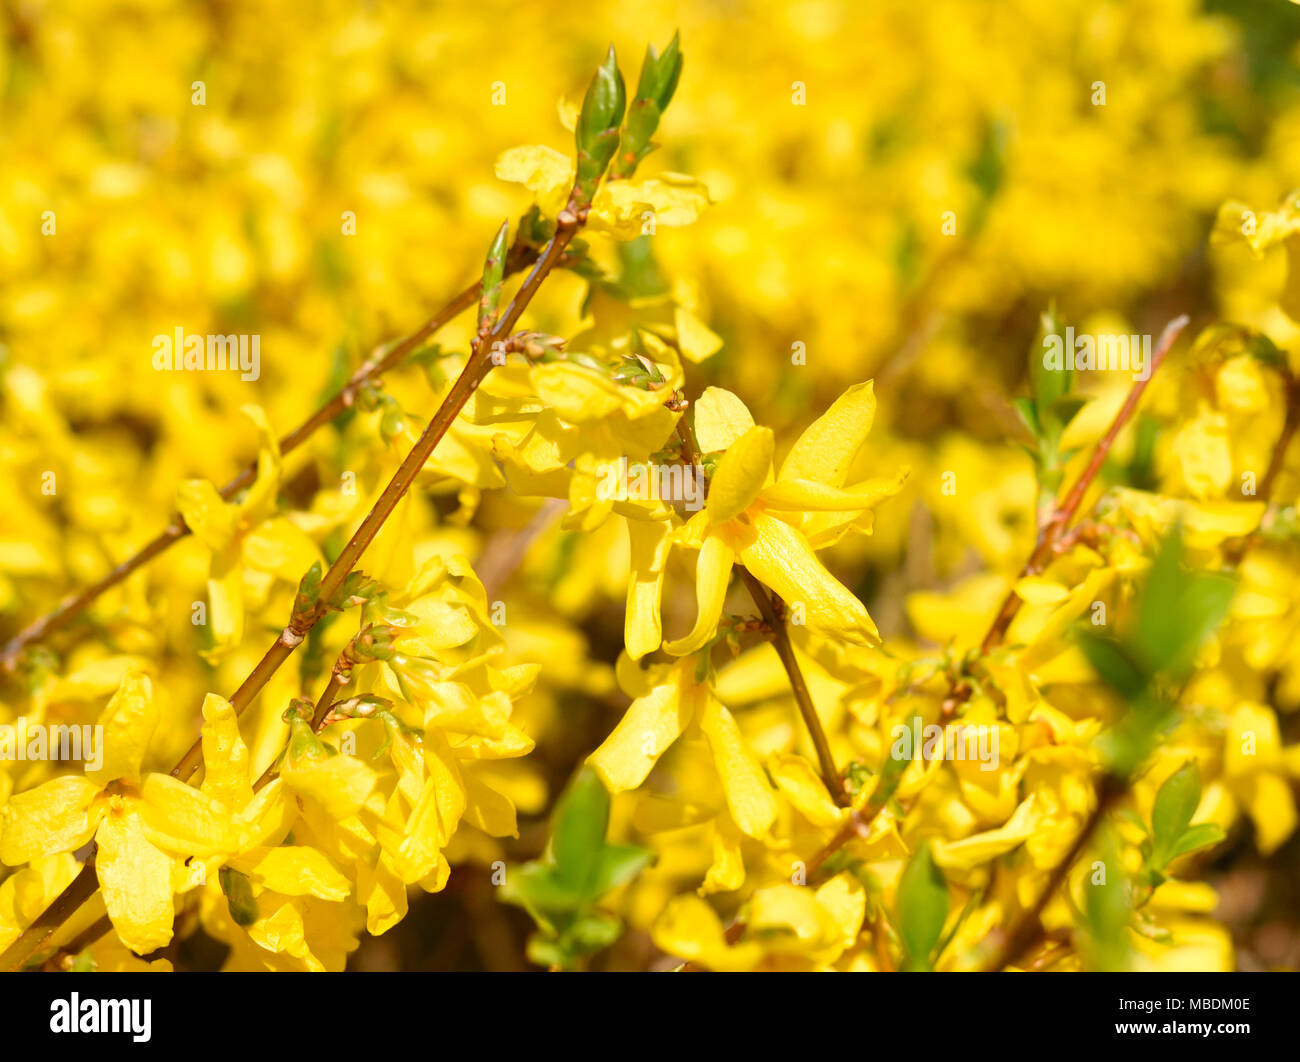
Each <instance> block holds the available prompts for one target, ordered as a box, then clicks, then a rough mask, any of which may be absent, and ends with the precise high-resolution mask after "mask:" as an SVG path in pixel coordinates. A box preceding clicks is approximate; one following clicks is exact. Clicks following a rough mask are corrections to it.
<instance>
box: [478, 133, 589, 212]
mask: <svg viewBox="0 0 1300 1062" xmlns="http://www.w3.org/2000/svg"><path fill="white" fill-rule="evenodd" d="M496 175H497V176H498V177H499V178H501V180H503V181H513V182H515V183H516V184H522V185H524V186H525V187H526V188H527V189H528V190H529V191H530V192H532V193H533V195H534V196H536V197H537V204H538V206H540V207H541V208H542V212H543V213H544V214H546V215H547V216H549V217H554V216H555V215H556V214H558V213H559V212H560V210H561V209H563V207H564V201H565V199H566V198H567V197H568V194H569V188H570V187H571V186H572V184H573V163H572V162H570V161H569V157H568V156H567V155H561V154H560V153H559V152H558V151H555V150H553V149H552V148H548V147H544V146H543V145H541V144H531V145H528V146H526V147H515V148H510V149H509V150H508V151H504V152H502V153H501V155H500V157H499V158H498V159H497V163H496Z"/></svg>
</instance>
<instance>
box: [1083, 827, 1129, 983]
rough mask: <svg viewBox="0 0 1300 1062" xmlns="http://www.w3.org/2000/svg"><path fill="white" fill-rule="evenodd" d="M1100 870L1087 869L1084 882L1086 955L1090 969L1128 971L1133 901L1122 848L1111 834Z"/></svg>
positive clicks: (1103, 848)
mask: <svg viewBox="0 0 1300 1062" xmlns="http://www.w3.org/2000/svg"><path fill="white" fill-rule="evenodd" d="M1100 856H1101V858H1100V862H1101V867H1100V868H1099V869H1100V873H1101V876H1102V880H1100V881H1098V880H1097V878H1098V869H1094V868H1093V867H1092V866H1089V868H1088V876H1087V877H1086V878H1085V879H1084V886H1083V887H1084V914H1085V919H1086V923H1087V927H1088V934H1087V946H1086V949H1085V950H1086V954H1087V956H1088V962H1089V968H1090V969H1092V970H1100V971H1114V970H1126V969H1127V968H1128V965H1129V940H1128V927H1129V923H1130V921H1131V920H1132V899H1131V894H1130V891H1129V886H1128V880H1127V879H1126V877H1125V875H1124V868H1123V864H1122V862H1121V858H1120V853H1119V848H1118V846H1117V845H1116V844H1115V837H1114V835H1113V833H1112V832H1111V831H1110V830H1106V831H1105V833H1104V834H1103V839H1102V846H1101V852H1100Z"/></svg>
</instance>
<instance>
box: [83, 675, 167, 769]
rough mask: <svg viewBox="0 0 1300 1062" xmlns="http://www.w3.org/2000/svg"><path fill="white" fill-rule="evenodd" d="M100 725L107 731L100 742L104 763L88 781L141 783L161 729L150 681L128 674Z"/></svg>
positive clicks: (105, 711)
mask: <svg viewBox="0 0 1300 1062" xmlns="http://www.w3.org/2000/svg"><path fill="white" fill-rule="evenodd" d="M99 722H100V725H101V726H103V728H104V730H103V736H102V737H101V739H100V744H101V747H102V748H103V750H104V754H103V758H104V762H103V763H102V764H101V765H100V767H99V769H98V770H93V771H92V770H87V771H86V777H87V778H89V779H90V780H91V781H92V782H95V783H96V784H98V785H101V786H103V785H107V784H108V783H109V782H111V781H113V780H114V779H117V778H120V779H122V780H123V781H126V782H138V781H139V780H140V764H141V762H142V761H143V760H144V756H145V752H146V750H147V749H148V747H149V739H150V738H151V737H153V732H154V729H155V728H156V727H157V726H158V709H157V707H156V705H155V704H154V700H153V684H152V683H151V682H150V681H149V677H148V676H147V675H145V674H144V673H143V672H141V671H130V672H128V673H127V675H126V677H125V678H123V679H122V685H120V686H119V687H118V688H117V692H116V693H115V694H113V699H112V700H111V701H109V702H108V707H107V708H105V709H104V712H103V714H102V715H101V716H100V717H99Z"/></svg>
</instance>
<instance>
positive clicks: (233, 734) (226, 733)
mask: <svg viewBox="0 0 1300 1062" xmlns="http://www.w3.org/2000/svg"><path fill="white" fill-rule="evenodd" d="M201 734H202V740H203V785H202V786H201V788H202V791H203V792H204V793H205V794H206V795H207V796H209V797H211V798H212V799H213V800H218V801H220V802H221V803H222V804H224V805H225V806H226V807H227V808H229V809H230V810H231V811H236V810H238V809H240V808H243V807H244V806H245V805H247V804H248V802H249V801H250V800H252V799H253V787H252V785H251V784H250V783H249V769H250V765H249V760H248V747H247V746H246V745H245V744H244V739H243V738H242V737H240V736H239V719H238V717H237V716H236V715H235V709H234V706H233V705H232V704H231V703H230V702H229V701H228V700H226V699H225V698H224V697H219V696H218V695H217V694H215V693H209V694H208V695H207V696H206V697H204V698H203V726H202V729H201Z"/></svg>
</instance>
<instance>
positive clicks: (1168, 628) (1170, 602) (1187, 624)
mask: <svg viewBox="0 0 1300 1062" xmlns="http://www.w3.org/2000/svg"><path fill="white" fill-rule="evenodd" d="M1182 556H1183V541H1182V531H1181V528H1178V527H1175V528H1174V530H1173V531H1172V532H1171V533H1170V534H1169V536H1168V537H1167V538H1166V539H1165V541H1164V542H1163V543H1162V544H1161V547H1160V549H1159V551H1158V552H1157V553H1156V557H1155V560H1154V561H1153V562H1152V564H1151V571H1150V574H1149V575H1148V576H1147V582H1146V586H1145V588H1144V589H1143V592H1142V600H1141V601H1140V603H1139V605H1138V622H1137V630H1136V632H1135V633H1134V644H1135V649H1136V650H1137V653H1138V655H1139V657H1140V658H1141V660H1142V662H1143V663H1144V664H1145V666H1146V669H1147V671H1148V672H1149V673H1156V672H1168V673H1170V674H1171V675H1172V676H1174V677H1178V676H1180V675H1181V674H1183V673H1184V672H1185V671H1186V670H1187V669H1188V668H1190V667H1191V665H1192V662H1193V660H1195V658H1196V654H1197V652H1198V651H1199V649H1200V647H1201V643H1202V642H1204V641H1205V639H1206V638H1207V637H1208V636H1209V635H1210V634H1211V633H1213V632H1214V630H1215V629H1216V628H1217V627H1218V626H1219V624H1220V622H1222V620H1223V617H1224V616H1225V615H1226V614H1227V611H1228V605H1229V604H1230V603H1231V601H1232V593H1233V590H1234V588H1235V585H1234V583H1233V581H1232V580H1231V579H1230V578H1228V577H1227V576H1225V575H1220V574H1217V573H1210V572H1202V573H1198V574H1195V575H1190V574H1188V573H1187V572H1186V571H1185V570H1184V569H1183V566H1182Z"/></svg>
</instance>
